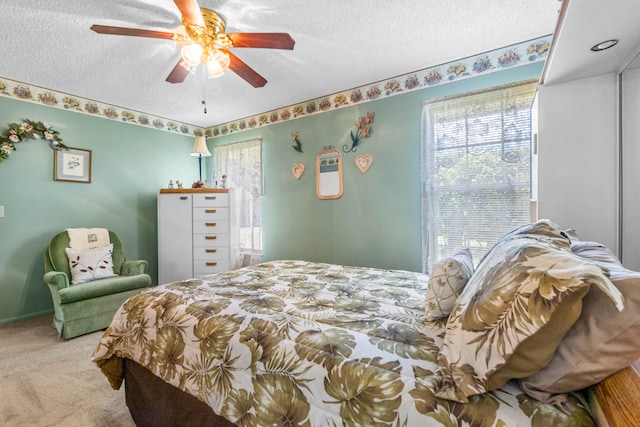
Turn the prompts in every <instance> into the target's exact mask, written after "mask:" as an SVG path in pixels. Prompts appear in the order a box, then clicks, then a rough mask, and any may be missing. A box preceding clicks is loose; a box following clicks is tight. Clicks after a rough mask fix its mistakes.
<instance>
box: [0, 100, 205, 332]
mask: <svg viewBox="0 0 640 427" xmlns="http://www.w3.org/2000/svg"><path fill="white" fill-rule="evenodd" d="M22 119H29V120H33V121H41V122H47V123H49V124H51V125H52V126H53V127H54V129H56V130H58V131H59V132H60V136H61V137H62V138H63V142H64V143H65V144H67V145H68V146H71V147H77V148H82V149H88V150H92V155H93V173H92V183H91V184H79V183H69V182H59V181H53V178H52V177H53V151H52V150H51V149H50V148H49V147H48V145H47V144H46V143H44V142H42V141H37V140H29V141H27V142H23V143H20V144H18V145H17V151H16V152H14V153H12V154H11V157H10V159H8V160H5V161H4V162H2V163H0V183H1V185H2V187H1V188H2V189H1V190H0V205H2V206H4V211H5V217H4V218H0V324H5V323H11V322H15V321H19V320H24V319H28V318H32V317H37V316H40V315H44V314H48V313H52V312H53V305H52V302H51V295H50V293H49V289H48V287H47V286H46V285H45V284H44V282H43V281H42V275H43V273H44V271H43V254H44V249H45V247H46V245H47V243H48V242H49V240H50V239H51V237H52V236H53V235H54V234H56V233H57V232H59V231H62V230H64V229H65V228H66V227H107V228H110V229H112V230H114V231H115V232H116V233H117V234H118V235H119V236H120V237H121V239H122V241H123V244H124V246H125V253H126V254H127V257H128V258H130V259H146V260H148V261H149V272H150V273H151V274H152V277H153V280H154V282H155V280H156V277H157V237H156V236H157V227H156V224H157V220H156V218H157V214H156V194H157V191H158V188H160V187H166V185H167V183H168V181H169V179H173V180H176V179H179V180H184V181H185V182H189V183H190V182H192V181H194V180H195V179H197V175H198V165H197V160H196V159H195V158H194V157H191V156H189V153H190V152H191V149H192V147H193V137H187V136H183V135H178V134H172V133H168V132H162V131H158V130H153V129H147V128H143V127H141V126H133V125H128V124H124V123H121V122H118V121H116V120H114V121H112V120H106V119H102V118H97V117H91V116H88V115H84V114H78V113H72V112H67V111H64V110H60V109H55V108H50V107H45V106H41V105H37V104H33V103H29V102H21V101H17V100H13V99H8V98H0V131H2V130H4V129H6V127H7V125H8V124H9V123H12V122H19V121H20V120H22Z"/></svg>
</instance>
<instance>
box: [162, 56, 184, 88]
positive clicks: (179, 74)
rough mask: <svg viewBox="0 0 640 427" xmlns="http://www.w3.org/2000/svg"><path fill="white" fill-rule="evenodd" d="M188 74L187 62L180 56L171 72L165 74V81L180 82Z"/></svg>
mask: <svg viewBox="0 0 640 427" xmlns="http://www.w3.org/2000/svg"><path fill="white" fill-rule="evenodd" d="M188 75H189V64H187V62H186V61H185V60H184V59H182V58H180V61H178V63H177V64H176V66H175V67H173V70H171V73H169V75H168V76H167V81H168V82H169V83H182V82H183V81H184V79H185V78H187V76H188Z"/></svg>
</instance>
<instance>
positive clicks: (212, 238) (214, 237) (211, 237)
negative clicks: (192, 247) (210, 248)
mask: <svg viewBox="0 0 640 427" xmlns="http://www.w3.org/2000/svg"><path fill="white" fill-rule="evenodd" d="M217 238H218V236H205V239H207V240H215V239H217Z"/></svg>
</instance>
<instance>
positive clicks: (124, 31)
mask: <svg viewBox="0 0 640 427" xmlns="http://www.w3.org/2000/svg"><path fill="white" fill-rule="evenodd" d="M91 29H92V30H93V31H95V32H96V33H99V34H113V35H117V36H134V37H151V38H154V39H167V40H175V38H177V37H178V35H177V34H175V33H169V32H166V31H153V30H142V29H140V28H125V27H112V26H110V25H92V26H91Z"/></svg>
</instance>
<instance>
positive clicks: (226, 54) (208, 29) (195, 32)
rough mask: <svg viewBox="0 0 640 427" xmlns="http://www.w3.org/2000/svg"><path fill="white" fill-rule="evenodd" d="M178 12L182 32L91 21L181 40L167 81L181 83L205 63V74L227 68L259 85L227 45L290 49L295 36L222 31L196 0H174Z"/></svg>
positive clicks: (105, 29)
mask: <svg viewBox="0 0 640 427" xmlns="http://www.w3.org/2000/svg"><path fill="white" fill-rule="evenodd" d="M174 3H175V4H176V6H177V7H178V10H179V11H180V13H181V14H182V24H183V26H184V30H185V33H186V35H185V34H180V33H176V32H165V31H154V30H145V29H139V28H125V27H113V26H109V25H92V26H91V29H92V30H93V31H95V32H96V33H100V34H113V35H121V36H134V37H151V38H156V39H167V40H174V41H176V42H184V46H183V47H182V50H181V51H182V57H181V58H180V60H179V61H178V63H177V64H176V66H175V67H174V68H173V70H172V71H171V73H169V76H168V77H167V79H166V80H167V81H168V82H169V83H182V82H183V81H184V79H185V78H186V77H187V75H188V74H189V73H190V72H191V71H192V70H194V69H195V67H196V66H197V65H199V64H203V65H205V66H206V67H207V72H208V74H209V77H218V76H220V75H222V74H224V73H225V72H226V71H227V70H231V71H233V72H234V73H236V74H237V75H239V76H240V77H242V78H243V79H244V80H246V81H247V82H248V83H249V84H251V85H252V86H253V87H262V86H264V85H265V84H267V80H266V79H265V78H264V77H262V76H261V75H260V74H258V73H257V72H256V71H255V70H254V69H253V68H251V67H249V66H248V65H247V64H246V63H244V62H243V61H242V60H240V59H239V58H238V57H237V56H235V55H234V54H233V53H231V51H229V49H230V48H246V47H250V48H270V49H287V50H293V46H294V45H295V40H293V38H291V36H290V35H289V34H287V33H225V32H224V30H225V21H224V19H222V18H221V17H220V16H219V15H218V14H217V13H215V12H214V11H212V10H210V9H206V8H200V7H198V3H197V2H196V0H174Z"/></svg>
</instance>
